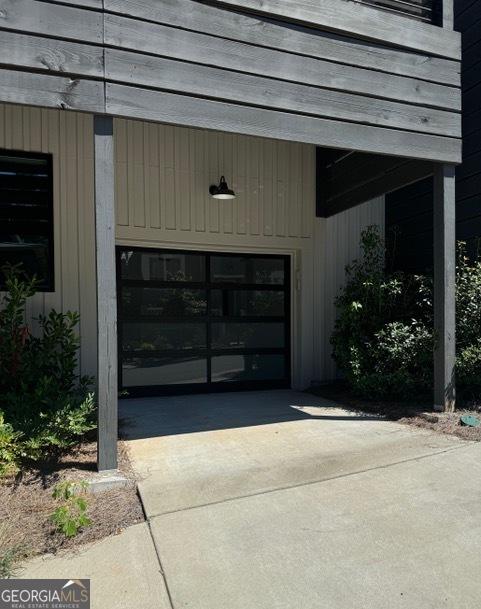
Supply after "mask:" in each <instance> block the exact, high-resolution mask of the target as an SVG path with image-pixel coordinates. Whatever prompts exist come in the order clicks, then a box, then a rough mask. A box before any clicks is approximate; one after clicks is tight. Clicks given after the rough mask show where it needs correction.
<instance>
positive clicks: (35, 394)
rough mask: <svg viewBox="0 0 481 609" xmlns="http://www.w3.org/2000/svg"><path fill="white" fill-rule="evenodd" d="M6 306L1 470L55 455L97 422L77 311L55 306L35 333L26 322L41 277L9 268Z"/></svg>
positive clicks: (0, 317)
mask: <svg viewBox="0 0 481 609" xmlns="http://www.w3.org/2000/svg"><path fill="white" fill-rule="evenodd" d="M5 277H6V287H7V291H6V294H5V296H4V297H3V300H2V302H1V306H0V309H1V310H0V395H1V396H2V398H1V400H2V401H1V403H0V409H1V411H2V418H1V420H0V473H1V471H2V469H6V468H7V467H11V466H12V465H14V464H18V463H19V462H20V461H22V460H33V461H37V460H40V459H43V458H46V457H49V458H52V457H55V456H56V455H57V454H59V452H60V450H62V449H65V448H67V447H69V446H72V445H73V444H75V443H76V442H78V440H79V438H80V437H81V436H83V435H84V434H85V433H86V432H88V431H90V430H92V429H94V428H95V423H94V411H95V404H94V399H93V395H92V394H91V393H89V388H90V385H91V379H89V378H87V377H80V376H79V375H78V372H77V352H78V348H79V339H78V336H77V335H76V332H75V329H76V326H77V324H78V322H79V316H78V314H77V313H71V312H67V313H57V312H55V311H51V312H50V313H49V314H48V315H47V316H40V317H39V318H38V325H39V333H38V335H36V336H34V335H33V334H32V333H31V331H30V329H29V327H28V326H27V324H26V323H25V317H24V311H25V306H26V302H27V300H28V298H30V297H31V296H33V295H34V294H35V291H36V287H37V283H36V280H35V279H25V278H23V277H22V275H21V273H20V271H19V269H18V268H15V267H10V268H7V269H5Z"/></svg>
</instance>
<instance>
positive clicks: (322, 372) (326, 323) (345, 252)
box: [313, 197, 385, 381]
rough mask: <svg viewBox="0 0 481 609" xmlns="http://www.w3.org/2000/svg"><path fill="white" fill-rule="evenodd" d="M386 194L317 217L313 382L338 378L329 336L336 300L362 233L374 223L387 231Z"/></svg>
mask: <svg viewBox="0 0 481 609" xmlns="http://www.w3.org/2000/svg"><path fill="white" fill-rule="evenodd" d="M384 208H385V202H384V197H378V198H376V199H373V200H372V201H368V202H366V203H363V204H362V205H358V206H357V207H354V208H352V209H349V210H347V211H343V212H341V213H339V214H336V215H334V216H331V217H330V218H326V219H317V220H316V224H315V231H314V291H313V292H314V298H315V299H318V300H316V304H315V308H316V309H317V310H320V311H322V315H316V316H315V318H314V325H313V330H314V337H315V338H314V343H315V345H316V348H315V354H314V376H313V379H314V381H326V380H332V379H335V378H336V377H337V376H338V371H337V369H336V365H335V363H334V360H333V359H332V357H331V353H332V348H331V345H330V342H329V340H330V337H331V335H332V332H333V330H334V324H335V322H336V307H335V305H334V300H335V298H336V296H338V295H339V293H340V290H341V288H342V286H343V285H344V283H345V279H346V274H345V268H346V265H348V264H349V263H351V262H352V261H353V260H355V259H356V258H358V257H359V255H360V246H359V245H360V244H359V240H360V236H361V233H362V231H363V230H364V229H365V228H367V227H368V226H371V225H377V226H379V228H380V231H381V235H382V236H384V230H385V212H384Z"/></svg>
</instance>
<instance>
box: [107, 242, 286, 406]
mask: <svg viewBox="0 0 481 609" xmlns="http://www.w3.org/2000/svg"><path fill="white" fill-rule="evenodd" d="M124 251H129V252H130V251H138V252H151V253H152V252H156V253H162V254H186V255H192V254H198V255H201V256H204V257H205V278H204V281H201V282H191V281H157V280H136V279H122V270H121V254H122V252H124ZM212 256H215V257H218V256H225V257H241V258H261V259H262V258H272V259H277V260H282V261H283V267H284V268H283V270H284V282H283V283H282V284H267V283H245V284H240V283H236V282H218V281H211V276H210V267H211V265H210V258H211V257H212ZM116 273H117V311H118V324H117V329H118V388H119V392H120V395H121V397H127V398H128V397H136V396H162V395H183V394H191V393H220V392H229V391H249V390H251V391H252V390H262V389H288V388H290V387H291V380H292V349H291V340H292V338H291V331H292V330H291V325H292V324H291V290H292V288H291V256H290V255H282V254H267V253H247V252H219V251H211V250H189V249H175V248H159V247H139V246H127V245H118V246H116ZM141 284H148V285H149V286H150V287H153V288H156V287H158V288H165V287H179V288H180V287H186V288H199V289H205V290H206V293H207V312H206V315H205V316H200V317H198V318H197V317H196V318H188V319H185V318H180V317H179V318H174V317H169V318H164V319H165V320H166V321H168V322H180V323H193V322H197V321H199V322H201V323H206V327H207V344H206V348H205V349H203V348H199V349H189V350H188V353H189V354H190V355H199V356H205V357H206V360H207V380H206V382H205V383H197V384H187V383H185V384H180V383H179V384H172V385H149V386H124V385H123V360H124V358H125V359H128V358H132V357H135V356H137V357H148V356H152V357H156V354H157V356H162V355H168V354H169V351H168V350H166V351H163V352H162V351H148V352H143V351H134V352H129V351H123V336H122V329H123V322H124V321H126V322H129V321H131V322H132V321H134V322H136V321H139V318H134V317H132V316H124V315H123V311H122V287H123V285H126V286H132V287H135V286H140V285H141ZM216 289H232V290H246V291H248V290H266V291H282V292H283V293H284V315H283V316H273V317H269V316H241V317H234V316H228V320H229V321H231V322H239V323H252V322H261V323H262V322H264V321H265V322H267V323H269V322H275V323H279V322H280V321H282V322H283V324H284V328H285V330H284V336H285V345H284V347H283V348H246V347H243V348H212V346H211V325H212V324H213V323H219V322H222V320H223V317H222V316H219V315H213V314H212V313H211V310H210V309H211V297H210V295H211V291H212V290H216ZM142 319H143V320H144V321H145V322H146V323H149V322H156V323H159V322H161V321H162V318H155V319H154V318H152V319H151V318H149V317H143V318H142ZM171 353H172V355H174V352H173V351H171ZM250 354H259V355H270V354H273V355H278V354H281V355H283V356H284V362H285V374H284V377H283V378H282V379H279V380H270V379H268V380H246V381H212V358H213V357H215V356H222V355H250Z"/></svg>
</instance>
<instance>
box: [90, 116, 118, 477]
mask: <svg viewBox="0 0 481 609" xmlns="http://www.w3.org/2000/svg"><path fill="white" fill-rule="evenodd" d="M94 140H95V141H94V159H95V237H96V259H97V336H98V346H97V384H98V389H97V400H98V443H97V466H98V469H99V471H106V470H113V469H117V435H118V414H117V398H118V387H117V292H116V272H115V197H114V188H115V184H114V143H113V119H112V118H111V117H106V116H94Z"/></svg>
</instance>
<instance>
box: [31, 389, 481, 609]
mask: <svg viewBox="0 0 481 609" xmlns="http://www.w3.org/2000/svg"><path fill="white" fill-rule="evenodd" d="M122 417H123V419H124V426H123V429H124V433H125V434H126V436H127V437H128V438H129V440H128V444H129V448H130V452H131V455H132V459H133V463H134V466H135V468H136V469H137V472H138V473H139V476H140V477H141V482H140V490H141V494H142V499H143V501H144V506H145V509H146V513H147V515H148V518H149V527H148V526H147V525H139V528H138V529H137V527H133V528H132V529H129V530H127V531H125V532H124V533H123V534H122V535H120V536H119V537H117V538H110V539H107V540H104V541H103V542H101V543H100V544H96V545H95V546H93V547H91V548H89V549H87V550H86V553H85V556H86V557H87V555H88V553H89V552H93V553H97V554H96V556H97V559H96V565H97V567H96V568H97V571H96V572H95V573H94V569H93V568H91V572H92V573H94V575H93V577H94V579H93V584H92V585H93V589H94V590H95V589H96V587H97V586H96V582H97V580H98V579H101V580H102V581H103V580H104V579H105V580H108V583H103V584H101V585H100V587H99V588H98V590H99V594H100V596H99V597H97V599H95V596H96V595H95V593H94V603H93V607H94V609H95V608H96V607H102V606H109V607H112V608H113V609H117V607H119V608H123V607H124V606H125V607H126V606H127V604H126V602H124V600H121V601H119V603H118V604H115V603H113V604H112V603H111V602H107V601H108V599H106V598H105V597H104V592H103V590H104V588H102V586H104V587H105V590H107V591H108V589H109V587H112V589H124V592H125V594H127V589H129V590H130V594H132V595H134V591H135V590H136V589H137V588H138V589H139V595H138V597H137V601H136V602H135V604H134V603H132V604H131V606H135V607H138V608H139V609H142V608H143V607H146V608H147V607H151V606H155V607H158V608H159V609H167V608H169V607H170V608H171V607H173V608H174V609H181V608H182V609H184V608H191V609H386V607H389V609H397V608H404V609H431V608H432V609H440V608H448V609H478V608H479V606H480V601H479V599H480V597H481V578H480V577H479V573H480V571H481V445H480V444H475V443H467V442H463V441H461V440H458V439H456V438H454V437H448V436H442V435H437V434H433V433H431V432H427V431H422V430H417V429H413V428H409V427H406V426H402V425H400V424H396V423H391V422H387V421H384V420H381V419H377V418H375V417H363V416H358V415H355V414H352V413H350V412H347V411H344V410H343V409H341V408H339V407H337V406H336V405H332V404H329V403H328V402H326V401H324V400H321V399H318V398H313V397H311V396H309V395H306V394H299V393H295V392H291V391H276V392H262V393H246V394H222V395H214V396H213V395H209V396H195V397H176V398H163V399H148V400H147V399H146V400H127V401H124V402H123V403H122ZM127 420H129V422H128V421H127ZM127 422H128V424H127ZM134 529H136V530H139V531H142V534H139V535H137V534H136V533H131V532H132V531H133V530H134ZM147 533H150V535H147ZM126 535H129V536H131V542H130V543H132V539H133V538H135V544H140V545H139V546H138V548H137V549H136V550H134V551H133V552H132V550H131V549H130V550H129V547H128V543H129V542H127V545H126V546H125V550H124V549H122V550H121V551H119V549H120V548H121V547H122V544H123V541H122V540H123V538H125V537H124V536H126ZM152 540H153V542H154V544H155V548H156V553H155V552H153V551H152V548H153V546H152ZM144 546H145V552H144V551H142V547H144ZM100 547H103V548H104V549H103V550H99V548H100ZM110 547H112V549H110V550H108V549H107V548H110ZM131 548H132V546H131ZM116 554H117V555H116ZM55 560H59V559H53V560H51V561H50V562H49V561H48V560H46V559H43V560H42V559H40V560H37V561H34V565H36V566H35V568H34V570H33V571H32V568H29V569H28V570H27V573H28V574H29V575H30V574H31V573H32V572H33V573H35V572H37V573H42V574H45V573H46V572H49V573H50V575H49V576H50V577H55V576H59V577H61V576H62V575H63V574H64V571H62V573H61V574H60V573H57V572H56V569H55V563H54V561H55ZM92 560H93V558H91V559H90V561H92ZM122 560H125V561H126V563H123V562H122ZM85 561H86V562H85V567H86V566H87V565H88V564H89V561H87V559H85ZM119 561H120V562H119ZM125 564H127V565H131V571H132V577H130V579H129V578H128V575H126V574H125V566H124V565H125ZM38 565H40V566H38ZM42 565H47V566H45V570H42V569H43V566H42ZM48 565H49V566H48ZM70 565H71V568H70V569H66V571H65V575H66V576H67V571H68V577H81V576H87V575H86V573H87V571H85V569H84V570H83V571H82V569H81V568H80V567H81V566H82V565H81V564H80V566H79V569H80V571H81V572H80V573H78V572H77V570H76V565H75V563H70ZM112 565H114V566H115V565H121V566H119V571H118V572H117V571H116V570H115V568H112ZM35 569H37V571H35ZM39 569H40V570H39ZM72 569H73V571H74V572H72ZM39 576H40V575H39ZM162 576H165V579H164V577H162ZM116 582H117V584H116ZM166 586H167V587H166ZM146 590H147V595H146V594H145V591H146ZM149 593H150V595H151V598H150V599H149V598H148V595H149ZM100 597H101V598H100ZM125 598H127V597H125ZM100 601H102V602H100ZM102 603H103V604H102ZM122 603H124V604H122Z"/></svg>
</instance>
